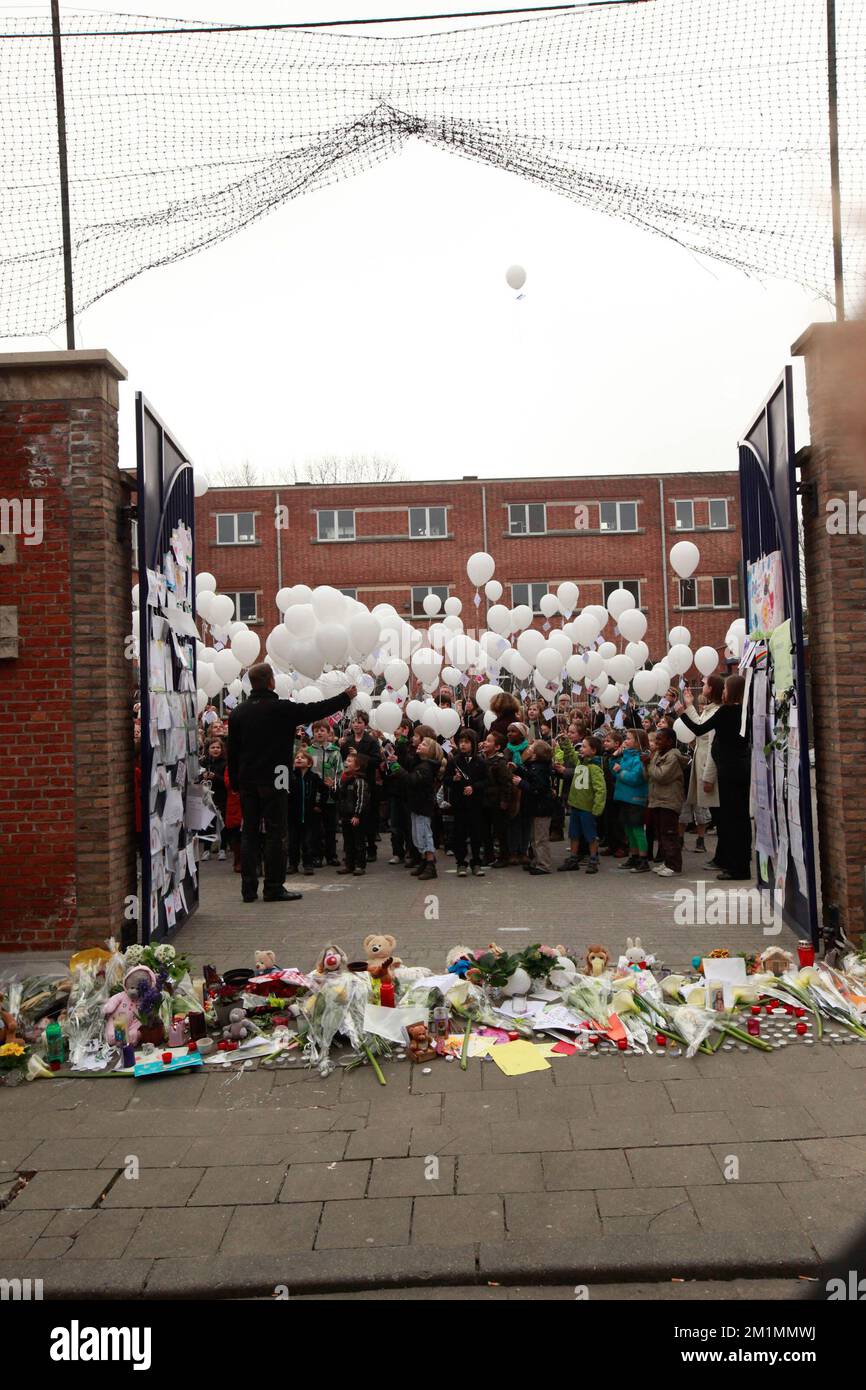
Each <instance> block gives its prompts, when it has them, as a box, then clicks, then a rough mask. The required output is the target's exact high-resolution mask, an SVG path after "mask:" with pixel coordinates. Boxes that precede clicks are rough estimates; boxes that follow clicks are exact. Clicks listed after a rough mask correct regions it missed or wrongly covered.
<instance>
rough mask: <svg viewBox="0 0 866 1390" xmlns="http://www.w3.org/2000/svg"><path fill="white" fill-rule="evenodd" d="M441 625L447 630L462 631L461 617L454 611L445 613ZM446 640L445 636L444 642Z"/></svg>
mask: <svg viewBox="0 0 866 1390" xmlns="http://www.w3.org/2000/svg"><path fill="white" fill-rule="evenodd" d="M442 626H443V627H445V628H447V629H448V631H449V632H462V631H463V619H462V618H460V617H458V616H457V614H456V613H447V614H446V615H445V617H444V618H443V619H442ZM447 640H448V639H447V638H446V642H447Z"/></svg>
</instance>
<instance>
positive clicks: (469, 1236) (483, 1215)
mask: <svg viewBox="0 0 866 1390" xmlns="http://www.w3.org/2000/svg"><path fill="white" fill-rule="evenodd" d="M504 1239H505V1218H504V1214H503V1209H502V1198H501V1197H499V1196H497V1195H496V1194H495V1193H492V1192H490V1193H483V1194H478V1195H476V1196H460V1197H416V1198H415V1206H414V1210H413V1213H412V1244H413V1245H471V1244H472V1243H473V1242H475V1241H501V1240H504Z"/></svg>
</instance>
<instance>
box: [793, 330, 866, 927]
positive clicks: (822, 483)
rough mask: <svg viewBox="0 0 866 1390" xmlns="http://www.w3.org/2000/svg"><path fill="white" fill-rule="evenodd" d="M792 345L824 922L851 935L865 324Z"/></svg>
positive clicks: (865, 723) (862, 863)
mask: <svg viewBox="0 0 866 1390" xmlns="http://www.w3.org/2000/svg"><path fill="white" fill-rule="evenodd" d="M791 351H792V353H793V354H794V355H795V356H802V357H804V358H805V362H806V384H807V388H808V394H809V420H810V426H811V438H812V443H811V448H810V449H809V451H808V456H807V459H806V462H805V463H804V464H803V467H802V470H801V477H802V481H803V482H804V483H806V484H811V485H812V486H813V488H814V493H813V497H809V496H808V495H807V496H806V497H805V498H804V503H803V515H804V528H805V554H806V587H807V608H808V633H809V668H810V672H811V691H812V712H813V721H814V733H815V778H816V786H817V795H818V833H819V836H820V863H821V899H822V902H823V912H824V918H825V921H826V920H827V915H828V911H829V910H830V909H836V910H838V913H839V919H840V922H841V925H842V927H843V929H844V930H845V932H846V934H847V935H848V936H851V937H859V936H861V935H862V932H863V908H864V872H866V782H864V779H863V776H862V775H861V773H862V769H863V768H864V767H866V679H864V656H866V539H864V537H866V323H863V322H852V323H839V324H836V323H827V324H823V323H822V324H813V325H812V327H811V328H809V329H808V330H807V331H806V332H805V333H804V334H803V336H802V338H800V339H799V341H798V342H796V343H795V344H794V346H793V348H792V349H791ZM858 502H861V503H862V511H861V510H858V506H857V504H858ZM852 503H853V505H852ZM843 512H844V519H843Z"/></svg>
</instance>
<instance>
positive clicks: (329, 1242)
mask: <svg viewBox="0 0 866 1390" xmlns="http://www.w3.org/2000/svg"><path fill="white" fill-rule="evenodd" d="M430 1200H431V1201H433V1200H436V1201H440V1200H442V1201H453V1200H454V1199H453V1197H452V1198H431V1199H430ZM411 1220H412V1199H411V1197H378V1198H375V1199H372V1200H371V1199H370V1198H369V1197H367V1198H364V1199H363V1200H360V1201H357V1200H350V1201H346V1202H326V1203H325V1205H324V1208H323V1210H322V1219H321V1222H320V1225H319V1231H318V1235H317V1236H316V1249H317V1250H365V1249H371V1248H374V1247H376V1246H384V1245H408V1244H409V1229H410V1223H411Z"/></svg>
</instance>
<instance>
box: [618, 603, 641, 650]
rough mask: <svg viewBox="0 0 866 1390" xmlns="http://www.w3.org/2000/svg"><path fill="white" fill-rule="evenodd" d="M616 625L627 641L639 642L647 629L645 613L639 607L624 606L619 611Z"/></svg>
mask: <svg viewBox="0 0 866 1390" xmlns="http://www.w3.org/2000/svg"><path fill="white" fill-rule="evenodd" d="M617 625H618V627H619V630H620V632H621V633H622V635H623V637H624V638H625V639H626V641H627V642H640V641H641V639H642V637H643V635H644V633H645V632H646V629H647V621H646V614H644V613H642V612H641V611H640V609H639V608H626V609H625V611H624V612H622V613H620V615H619V618H618V619H617Z"/></svg>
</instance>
